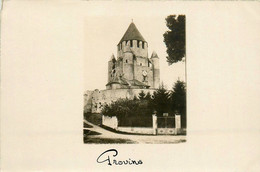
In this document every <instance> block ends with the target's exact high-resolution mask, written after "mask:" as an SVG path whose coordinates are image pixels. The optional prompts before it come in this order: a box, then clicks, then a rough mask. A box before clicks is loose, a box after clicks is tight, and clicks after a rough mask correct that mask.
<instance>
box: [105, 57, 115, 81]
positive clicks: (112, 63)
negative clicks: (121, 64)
mask: <svg viewBox="0 0 260 172" xmlns="http://www.w3.org/2000/svg"><path fill="white" fill-rule="evenodd" d="M115 68H116V58H115V56H114V54H112V55H111V57H110V60H109V61H108V77H107V82H109V81H111V78H112V77H113V75H114V72H115Z"/></svg>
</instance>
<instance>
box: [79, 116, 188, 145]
mask: <svg viewBox="0 0 260 172" xmlns="http://www.w3.org/2000/svg"><path fill="white" fill-rule="evenodd" d="M84 123H86V124H88V125H91V126H92V127H93V128H87V129H88V130H91V131H95V132H98V133H101V135H90V136H87V137H89V138H109V139H124V140H131V141H133V142H135V143H140V144H143V143H155V144H161V143H181V142H185V141H186V136H183V135H182V136H172V135H130V134H119V133H114V132H111V131H108V130H106V129H103V128H101V127H99V126H97V125H94V124H92V123H90V122H88V121H87V120H84Z"/></svg>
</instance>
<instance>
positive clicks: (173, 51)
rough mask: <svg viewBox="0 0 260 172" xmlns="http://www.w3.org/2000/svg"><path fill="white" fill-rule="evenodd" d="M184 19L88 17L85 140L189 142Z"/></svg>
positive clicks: (172, 15) (85, 69)
mask: <svg viewBox="0 0 260 172" xmlns="http://www.w3.org/2000/svg"><path fill="white" fill-rule="evenodd" d="M151 21H153V22H151ZM185 21H186V18H185V15H174V14H169V15H168V16H158V17H156V18H154V19H153V18H142V17H138V16H137V17H135V18H132V19H131V18H130V17H125V18H116V19H114V18H113V19H112V18H108V19H107V20H106V21H104V20H102V18H93V19H89V20H88V25H87V28H86V39H87V41H88V42H90V43H91V45H89V46H91V49H90V48H89V49H88V50H87V53H86V56H85V57H84V58H85V60H84V62H86V63H85V65H84V74H85V75H84V81H85V83H86V84H85V87H84V88H85V89H86V90H85V92H84V121H83V140H84V143H99V144H106V143H108V144H109V143H155V144H160V143H182V142H186V131H187V130H186V127H187V122H186V118H187V117H186V75H185V71H186V70H185V67H186V66H185V64H186V49H185V48H186V47H185ZM92 23H93V25H92ZM95 23H99V24H98V25H95ZM100 23H103V24H100ZM127 24H128V26H127ZM113 29H115V30H114V32H113V31H112V30H113ZM139 29H140V30H139ZM101 30H103V32H102V31H101ZM104 30H106V31H105V32H104ZM99 31H100V32H99ZM110 31H112V32H110ZM101 32H102V33H101ZM118 38H119V39H118ZM104 52H105V53H104ZM106 52H110V54H109V53H106ZM87 62H88V63H87ZM97 70H98V71H99V72H97ZM96 73H99V74H100V76H97V75H96ZM97 83H98V84H97ZM91 88H92V89H91Z"/></svg>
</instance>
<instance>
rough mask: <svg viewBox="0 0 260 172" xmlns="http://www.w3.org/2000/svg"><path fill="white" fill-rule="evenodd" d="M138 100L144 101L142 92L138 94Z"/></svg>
mask: <svg viewBox="0 0 260 172" xmlns="http://www.w3.org/2000/svg"><path fill="white" fill-rule="evenodd" d="M138 98H139V99H140V100H144V99H145V93H144V91H143V90H142V91H141V92H140V93H139V95H138Z"/></svg>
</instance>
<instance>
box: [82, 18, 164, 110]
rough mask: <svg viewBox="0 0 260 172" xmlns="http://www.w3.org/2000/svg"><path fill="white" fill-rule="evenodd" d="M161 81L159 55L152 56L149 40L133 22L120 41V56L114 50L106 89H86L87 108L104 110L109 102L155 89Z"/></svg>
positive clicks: (118, 51) (153, 54)
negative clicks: (149, 51)
mask: <svg viewBox="0 0 260 172" xmlns="http://www.w3.org/2000/svg"><path fill="white" fill-rule="evenodd" d="M159 84H160V67H159V57H158V55H157V54H156V52H153V53H152V55H151V57H150V58H149V57H148V43H147V42H146V41H145V39H144V38H143V36H142V35H141V33H140V32H139V31H138V29H137V27H136V26H135V24H134V23H133V22H132V23H131V24H130V25H129V27H128V29H127V30H126V32H125V34H124V36H123V37H122V39H121V40H120V41H119V43H118V44H117V58H115V56H114V54H112V56H111V58H110V60H109V61H108V82H107V84H106V90H97V89H96V90H94V91H86V92H85V94H84V100H85V104H84V105H85V106H84V111H85V112H92V113H100V112H101V110H102V107H103V106H104V105H105V104H109V103H111V102H112V101H116V100H117V99H119V98H129V99H132V98H134V96H138V94H139V93H140V92H141V91H144V92H145V93H147V92H153V91H154V90H155V89H157V88H159Z"/></svg>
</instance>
